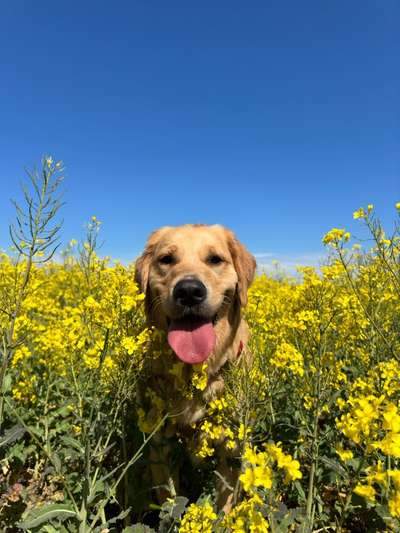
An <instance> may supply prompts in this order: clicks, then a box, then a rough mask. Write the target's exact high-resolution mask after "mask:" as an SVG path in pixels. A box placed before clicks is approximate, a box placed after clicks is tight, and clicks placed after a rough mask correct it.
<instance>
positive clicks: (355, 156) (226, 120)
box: [0, 0, 400, 262]
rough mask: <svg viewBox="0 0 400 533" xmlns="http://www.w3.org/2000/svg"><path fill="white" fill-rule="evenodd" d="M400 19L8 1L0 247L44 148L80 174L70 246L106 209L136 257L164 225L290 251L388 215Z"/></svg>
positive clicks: (374, 9)
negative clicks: (373, 211)
mask: <svg viewBox="0 0 400 533" xmlns="http://www.w3.org/2000/svg"><path fill="white" fill-rule="evenodd" d="M399 23H400V3H399V2H398V1H397V0H385V2H380V1H378V0H376V1H370V0H363V1H358V0H354V1H350V2H348V1H344V0H343V1H342V0H335V1H334V2H321V1H320V0H318V1H317V0H315V1H314V0H310V1H308V0H304V1H303V2H298V1H294V0H293V1H282V2H266V1H263V2H261V1H260V2H259V1H254V2H238V1H236V0H230V1H229V2H228V1H217V2H216V1H212V2H211V1H208V0H205V1H203V2H201V3H200V2H188V1H179V2H177V1H174V0H171V1H169V2H160V1H150V0H148V1H144V0H141V1H135V0H131V1H123V0H121V1H119V2H113V3H111V2H105V1H96V2H95V1H92V0H88V1H87V2H67V1H59V2H48V1H39V2H30V1H28V0H26V1H21V0H14V1H13V2H3V4H2V8H1V17H0V58H1V60H0V68H1V71H0V72H1V78H2V82H1V84H0V124H1V135H0V182H1V191H2V194H1V195H0V246H2V247H6V246H7V245H8V234H7V226H8V223H9V222H10V220H11V219H12V216H13V214H12V209H11V205H10V202H9V198H10V197H18V196H19V189H18V188H19V182H20V181H21V179H23V176H24V174H23V168H24V166H29V167H31V166H33V165H34V164H35V163H37V162H38V161H39V160H40V157H41V155H42V154H44V153H49V154H52V155H53V156H54V157H55V158H57V159H62V160H63V161H64V162H65V165H66V168H67V172H66V180H65V200H66V206H65V207H64V210H63V216H64V228H63V237H64V240H65V241H67V240H69V239H70V238H79V237H81V236H82V234H83V229H82V228H83V224H84V223H85V221H86V220H88V218H89V217H90V216H91V215H93V214H95V215H97V216H98V218H100V219H101V220H102V221H103V230H102V231H103V238H104V239H105V244H104V247H103V251H104V253H107V254H111V255H113V256H115V257H118V258H122V259H123V260H129V259H131V258H134V257H135V255H137V254H138V253H139V252H140V250H141V248H142V247H143V245H144V241H145V238H146V236H147V235H148V233H149V232H150V231H151V230H153V229H155V228H157V227H159V226H162V225H165V224H168V225H175V224H181V223H185V222H205V223H215V222H216V223H222V224H224V225H226V226H228V227H230V228H232V229H233V230H234V231H236V233H237V234H238V236H239V238H240V239H242V240H243V241H244V242H245V243H246V244H247V245H248V247H249V248H250V249H251V250H252V251H253V252H254V253H257V254H259V257H260V258H261V256H263V254H264V258H274V257H276V258H278V259H281V260H283V261H287V262H291V261H292V262H293V261H297V260H299V261H300V262H307V261H308V262H310V261H311V262H312V261H315V258H317V257H318V256H319V255H320V254H321V252H322V245H321V237H322V235H323V234H324V233H325V232H326V231H327V230H329V229H330V228H331V227H332V226H338V227H342V226H346V227H348V228H349V229H350V230H353V229H354V228H355V227H356V226H355V224H356V223H355V222H353V221H352V212H353V211H354V210H355V209H356V208H358V207H359V206H361V205H366V204H367V203H370V202H372V203H374V204H375V205H376V207H377V210H378V212H379V214H380V215H381V217H382V219H383V220H384V222H385V223H387V224H390V223H391V221H392V220H393V217H394V203H395V202H396V201H399V200H400V155H399V153H400V152H399V145H400V106H399V101H400V69H399V57H400V32H398V27H399ZM307 258H308V260H307Z"/></svg>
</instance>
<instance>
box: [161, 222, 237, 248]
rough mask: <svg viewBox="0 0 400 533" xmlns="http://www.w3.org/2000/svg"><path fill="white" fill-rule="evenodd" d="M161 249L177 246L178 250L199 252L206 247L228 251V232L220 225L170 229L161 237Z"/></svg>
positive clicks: (187, 226) (186, 226)
mask: <svg viewBox="0 0 400 533" xmlns="http://www.w3.org/2000/svg"><path fill="white" fill-rule="evenodd" d="M158 246H159V247H160V248H165V247H172V246H176V247H177V248H178V250H183V251H184V250H189V249H190V250H198V249H202V248H205V247H208V248H215V249H216V250H217V249H219V250H226V251H228V249H229V248H228V241H227V236H226V230H225V229H224V228H223V227H222V226H219V225H213V226H206V225H200V224H199V225H195V224H193V225H185V226H177V227H170V228H168V230H167V231H165V232H164V233H163V235H162V236H161V238H160V240H159V242H158Z"/></svg>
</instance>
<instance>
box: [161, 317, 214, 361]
mask: <svg viewBox="0 0 400 533" xmlns="http://www.w3.org/2000/svg"><path fill="white" fill-rule="evenodd" d="M217 320H218V317H217V315H215V316H214V317H213V318H212V319H210V318H205V317H201V316H198V315H186V316H182V317H181V318H175V319H168V344H169V345H170V346H171V348H172V349H173V350H174V352H175V353H176V355H177V356H178V357H179V359H180V360H181V361H183V362H184V363H189V364H191V365H194V364H197V363H203V362H204V361H205V360H206V359H207V358H208V357H209V356H210V355H211V353H212V351H213V350H214V348H215V344H216V340H217V338H216V335H215V331H214V325H215V324H216V322H217Z"/></svg>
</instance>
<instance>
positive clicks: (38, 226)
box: [0, 157, 63, 431]
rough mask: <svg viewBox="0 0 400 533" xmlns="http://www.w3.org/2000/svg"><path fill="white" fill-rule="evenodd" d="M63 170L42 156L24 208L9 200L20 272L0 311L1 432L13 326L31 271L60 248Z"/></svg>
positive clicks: (14, 343)
mask: <svg viewBox="0 0 400 533" xmlns="http://www.w3.org/2000/svg"><path fill="white" fill-rule="evenodd" d="M62 171H63V168H62V163H61V161H58V162H54V161H53V159H52V158H51V157H43V159H42V167H41V170H40V172H39V171H38V170H36V169H34V170H32V171H30V170H27V171H26V173H27V175H28V177H29V186H26V185H23V186H22V190H23V196H24V205H22V206H21V205H20V204H18V203H17V202H16V201H15V200H13V201H12V202H13V204H14V206H15V210H16V219H15V222H14V223H13V224H11V225H10V228H9V231H10V237H11V240H12V242H13V245H14V247H15V249H16V252H17V254H18V256H17V265H16V266H17V272H18V266H19V265H21V266H22V272H21V275H20V276H19V275H17V276H16V278H15V284H14V294H13V297H12V300H11V301H10V306H9V309H0V312H3V313H5V314H6V315H7V316H8V317H9V320H8V323H7V325H6V326H5V328H4V329H3V331H0V336H1V347H0V356H1V365H0V431H1V429H2V425H3V421H4V398H5V394H6V389H8V384H7V386H6V380H5V378H6V375H7V369H8V367H9V365H10V363H11V361H12V358H13V355H14V352H15V349H16V348H17V347H18V346H19V344H21V340H19V339H18V338H17V335H16V324H17V319H18V317H19V316H20V314H21V309H22V306H23V304H24V301H25V299H26V296H27V293H28V289H29V281H30V277H31V274H32V269H33V266H34V265H35V264H40V263H45V262H47V261H49V260H50V259H51V258H52V257H53V255H54V253H55V251H56V250H57V248H58V246H59V243H58V240H59V231H60V228H61V223H56V222H55V218H56V216H57V214H58V211H59V209H60V207H61V206H62V205H63V204H62V202H61V197H60V196H59V194H58V190H59V186H60V183H61V181H62V179H63V176H62V175H61V173H62Z"/></svg>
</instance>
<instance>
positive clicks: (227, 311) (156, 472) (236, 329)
mask: <svg viewBox="0 0 400 533" xmlns="http://www.w3.org/2000/svg"><path fill="white" fill-rule="evenodd" d="M255 269H256V261H255V258H254V257H253V256H252V255H251V254H250V253H249V251H248V250H247V249H246V248H245V246H244V245H243V244H241V243H240V242H239V241H238V240H237V239H236V237H235V235H234V233H233V232H232V231H230V230H228V229H226V228H225V227H223V226H220V225H204V224H187V225H183V226H178V227H170V226H166V227H163V228H161V229H158V230H156V231H155V232H153V233H152V234H151V235H150V237H149V239H148V242H147V245H146V247H145V250H144V252H143V253H142V255H141V256H140V257H139V258H138V259H137V261H136V265H135V278H136V282H137V283H138V285H139V287H140V289H141V290H142V292H143V293H144V294H145V312H146V317H147V320H148V323H149V325H151V326H154V327H155V328H156V329H157V330H159V331H162V332H164V333H165V335H166V339H165V340H166V343H167V346H166V350H165V353H166V354H168V353H169V355H165V356H164V352H163V353H161V355H160V356H159V357H157V358H155V359H150V364H149V372H148V379H147V381H146V386H145V388H146V389H147V390H151V391H152V392H151V395H152V398H153V399H154V398H157V402H158V404H160V403H162V405H165V410H168V412H169V413H170V414H171V415H172V420H173V424H172V426H171V425H170V426H169V428H164V429H163V430H162V431H161V432H159V434H158V436H156V438H155V439H153V440H155V445H154V446H153V447H152V452H151V462H152V465H153V466H152V477H153V483H155V484H156V485H162V484H165V483H166V482H167V480H168V478H170V477H171V476H172V478H173V479H174V483H175V484H178V478H179V476H178V475H176V473H175V475H174V474H173V473H172V474H171V465H168V464H167V463H168V462H170V461H169V459H168V455H169V446H168V445H167V444H165V439H164V443H163V439H162V435H163V434H164V436H165V435H167V437H171V436H172V434H173V433H175V434H179V435H180V436H181V437H182V435H184V436H185V438H186V439H187V440H189V441H190V439H191V438H192V439H193V435H192V436H191V428H192V427H193V426H194V425H195V424H196V423H197V422H198V421H199V420H201V419H202V417H204V415H205V412H206V405H207V402H209V401H210V400H212V399H213V398H217V397H218V396H219V395H220V394H221V393H222V392H223V390H224V379H223V376H222V372H221V370H222V369H223V368H224V366H225V365H227V364H229V363H233V362H235V361H236V360H237V359H238V357H243V356H246V357H249V354H248V353H247V350H246V345H247V341H248V337H249V332H248V327H247V324H246V322H245V321H244V319H243V318H242V308H243V307H244V306H245V305H246V304H247V291H248V288H249V287H250V284H251V282H252V280H253V277H254V274H255ZM171 354H172V355H171ZM176 362H180V363H182V364H181V365H180V368H181V374H182V375H180V380H181V381H182V380H183V381H184V380H185V379H186V380H187V379H189V377H190V375H191V372H192V369H193V368H195V367H196V368H197V367H198V365H200V364H202V363H203V364H204V363H206V383H205V384H204V387H203V388H202V390H201V391H198V390H197V391H196V394H192V395H190V394H189V395H187V394H179V393H178V391H177V390H174V380H173V379H171V368H173V367H174V366H173V365H174V364H175V363H176ZM175 388H176V385H175ZM148 409H150V407H148ZM222 462H223V461H222ZM222 470H225V471H224V472H223V473H222V476H221V477H224V476H227V475H228V474H227V469H226V468H225V469H224V468H222ZM228 477H229V476H228ZM226 486H231V485H229V483H226V482H225V484H223V486H222V488H221V489H220V490H219V492H220V495H219V496H220V501H226V500H227V497H228V496H229V495H226V494H225V495H222V492H227V489H226ZM228 492H229V491H228ZM159 495H160V494H159Z"/></svg>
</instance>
